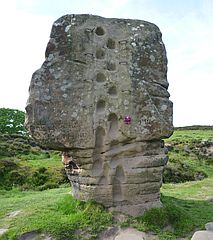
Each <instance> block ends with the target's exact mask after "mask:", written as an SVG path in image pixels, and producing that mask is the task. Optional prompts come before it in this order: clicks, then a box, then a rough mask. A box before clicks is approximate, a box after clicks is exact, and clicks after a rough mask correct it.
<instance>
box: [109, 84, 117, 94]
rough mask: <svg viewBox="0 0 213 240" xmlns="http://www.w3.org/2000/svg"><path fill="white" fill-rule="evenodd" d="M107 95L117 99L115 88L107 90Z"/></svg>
mask: <svg viewBox="0 0 213 240" xmlns="http://www.w3.org/2000/svg"><path fill="white" fill-rule="evenodd" d="M108 93H109V95H110V96H111V97H117V89H116V87H115V86H112V87H110V88H109V90H108Z"/></svg>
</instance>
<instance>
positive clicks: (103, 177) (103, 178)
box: [98, 176, 108, 185]
mask: <svg viewBox="0 0 213 240" xmlns="http://www.w3.org/2000/svg"><path fill="white" fill-rule="evenodd" d="M98 184H100V185H106V184H108V181H107V178H106V177H105V176H102V177H101V178H100V180H99V181H98Z"/></svg>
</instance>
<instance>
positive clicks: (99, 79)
mask: <svg viewBox="0 0 213 240" xmlns="http://www.w3.org/2000/svg"><path fill="white" fill-rule="evenodd" d="M96 81H97V82H105V81H106V76H105V75H104V74H103V73H98V74H97V75H96Z"/></svg>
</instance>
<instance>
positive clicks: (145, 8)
mask: <svg viewBox="0 0 213 240" xmlns="http://www.w3.org/2000/svg"><path fill="white" fill-rule="evenodd" d="M68 13H69V14H79V13H90V14H95V15H100V16H103V17H118V18H133V19H142V20H146V21H150V22H153V23H155V24H156V25H158V26H159V27H160V29H161V31H162V33H163V41H164V43H165V45H166V48H167V56H168V60H169V63H168V80H169V83H170V86H169V91H170V93H171V100H172V101H173V103H174V125H175V126H186V125H195V124H202V125H207V124H208V125H213V107H212V106H213V66H212V65H213V1H212V0H79V1H77V0H9V1H1V3H0V28H1V37H0V54H1V56H0V66H1V75H0V83H1V84H0V107H7V108H15V109H20V110H24V108H25V104H26V100H27V97H28V87H29V84H30V79H31V75H32V73H33V72H34V71H35V70H36V69H38V68H39V67H40V66H41V64H42V62H43V61H44V52H45V48H46V44H47V42H48V39H49V34H50V30H51V25H52V23H53V21H55V20H56V19H57V18H59V17H61V16H62V15H65V14H68Z"/></svg>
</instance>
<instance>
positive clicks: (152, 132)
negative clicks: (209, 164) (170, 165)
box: [26, 15, 173, 215]
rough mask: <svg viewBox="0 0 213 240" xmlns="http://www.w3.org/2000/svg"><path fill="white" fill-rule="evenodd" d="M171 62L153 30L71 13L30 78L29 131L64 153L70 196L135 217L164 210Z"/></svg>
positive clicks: (133, 22) (138, 23)
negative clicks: (161, 195)
mask: <svg viewBox="0 0 213 240" xmlns="http://www.w3.org/2000/svg"><path fill="white" fill-rule="evenodd" d="M167 88H168V82H167V58H166V51H165V47H164V44H163V42H162V39H161V33H160V31H159V29H158V27H157V26H155V25H154V24H151V23H148V22H145V21H141V20H129V19H107V18H102V17H99V16H92V15H66V16H63V17H61V18H60V19H58V20H57V21H56V22H55V23H54V24H53V27H52V32H51V36H50V40H49V43H48V45H47V49H46V59H45V62H44V63H43V65H42V67H41V68H40V69H39V70H37V71H36V72H35V73H34V74H33V76H32V81H31V85H30V96H29V99H28V103H27V107H26V111H27V119H26V126H27V128H28V129H29V131H30V133H31V135H32V136H33V137H34V138H35V139H36V140H37V142H38V143H40V144H41V145H42V146H44V147H48V148H51V149H58V150H61V151H62V152H63V156H62V157H63V161H64V163H65V167H66V171H67V175H68V177H69V179H70V181H71V183H72V186H73V194H74V196H75V197H76V198H78V199H81V200H88V199H93V200H96V201H97V202H100V203H103V204H104V205H105V206H107V207H110V208H111V209H113V210H118V211H121V212H124V213H129V214H131V215H138V214H141V213H143V211H144V210H145V209H146V208H150V207H156V206H158V205H160V200H159V189H160V186H161V178H162V171H163V168H164V165H165V164H166V161H167V158H166V155H165V153H164V144H163V141H162V140H161V138H163V137H168V136H170V135H171V134H172V131H173V127H172V103H171V101H170V100H169V93H168V91H167Z"/></svg>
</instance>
